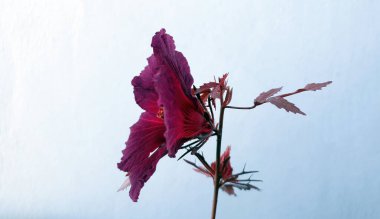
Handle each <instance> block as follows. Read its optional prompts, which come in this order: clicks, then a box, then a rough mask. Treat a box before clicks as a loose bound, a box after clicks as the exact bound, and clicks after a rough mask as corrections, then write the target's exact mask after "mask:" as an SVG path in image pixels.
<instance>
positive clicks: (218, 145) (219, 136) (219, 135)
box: [211, 98, 225, 219]
mask: <svg viewBox="0 0 380 219" xmlns="http://www.w3.org/2000/svg"><path fill="white" fill-rule="evenodd" d="M220 101H221V106H220V114H219V129H218V132H217V139H216V168H215V175H214V198H213V202H212V213H211V219H215V217H216V207H217V205H218V193H219V187H220V185H219V183H220V177H221V173H220V151H221V147H222V134H223V119H224V109H225V108H224V107H223V98H221V100H220Z"/></svg>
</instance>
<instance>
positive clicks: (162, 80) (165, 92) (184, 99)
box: [117, 29, 213, 201]
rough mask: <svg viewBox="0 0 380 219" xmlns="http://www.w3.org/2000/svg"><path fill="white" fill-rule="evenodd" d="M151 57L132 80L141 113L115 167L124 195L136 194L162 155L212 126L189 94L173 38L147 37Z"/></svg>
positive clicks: (159, 34)
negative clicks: (125, 185)
mask: <svg viewBox="0 0 380 219" xmlns="http://www.w3.org/2000/svg"><path fill="white" fill-rule="evenodd" d="M151 46H152V48H153V55H151V56H150V57H149V58H148V65H147V66H146V67H145V68H144V70H143V71H142V72H141V73H140V75H139V76H136V77H135V78H133V80H132V85H133V88H134V95H135V101H136V103H137V104H138V105H139V106H140V107H141V108H142V109H143V110H144V112H143V113H142V114H141V115H140V119H139V120H138V121H137V122H136V123H135V124H134V125H133V126H131V128H130V130H131V131H130V134H129V138H128V140H127V141H126V143H125V144H126V148H125V149H124V150H123V151H122V152H123V156H122V158H121V161H120V163H118V165H117V166H118V168H119V169H120V170H122V171H125V172H127V177H128V180H129V183H130V185H131V189H130V191H129V195H130V197H131V199H132V200H133V201H137V199H138V197H139V194H140V190H141V189H142V187H143V186H144V184H145V183H146V182H147V181H148V180H149V178H150V177H151V176H152V175H153V173H154V172H155V170H156V166H157V163H158V161H159V160H160V159H161V158H163V157H164V156H166V155H168V156H169V157H175V155H176V153H177V151H178V150H179V149H180V147H181V146H182V145H183V144H184V143H185V142H187V141H189V140H192V139H195V138H198V137H199V136H204V135H208V134H209V133H211V131H212V129H213V127H212V124H211V122H212V121H210V120H208V119H207V118H209V117H207V116H205V114H206V113H207V112H206V111H205V109H204V108H203V106H202V105H201V103H200V101H199V100H198V99H197V98H196V96H194V94H193V93H194V92H193V91H192V86H193V77H192V76H191V74H190V68H189V65H188V63H187V60H186V58H185V57H184V56H183V54H182V53H181V52H178V51H176V50H175V49H176V48H175V44H174V40H173V38H172V37H171V36H170V35H168V34H166V31H165V29H161V30H160V31H159V32H157V33H156V34H155V35H154V36H153V38H152V44H151Z"/></svg>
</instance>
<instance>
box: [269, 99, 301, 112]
mask: <svg viewBox="0 0 380 219" xmlns="http://www.w3.org/2000/svg"><path fill="white" fill-rule="evenodd" d="M268 102H270V103H271V104H273V105H275V106H277V107H278V108H279V109H285V110H286V111H287V112H292V113H294V114H297V113H299V114H302V115H304V116H306V114H305V113H304V112H302V111H301V110H300V109H299V108H298V107H296V105H294V104H293V103H291V102H289V101H287V100H286V99H284V98H282V97H280V96H277V97H271V98H269V99H268Z"/></svg>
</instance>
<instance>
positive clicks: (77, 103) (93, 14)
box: [0, 0, 380, 219]
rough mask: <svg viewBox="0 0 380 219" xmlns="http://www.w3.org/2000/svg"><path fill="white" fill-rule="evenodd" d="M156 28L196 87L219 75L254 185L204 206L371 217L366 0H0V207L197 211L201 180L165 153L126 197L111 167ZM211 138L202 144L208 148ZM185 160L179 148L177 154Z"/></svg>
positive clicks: (372, 134) (376, 7)
mask: <svg viewBox="0 0 380 219" xmlns="http://www.w3.org/2000/svg"><path fill="white" fill-rule="evenodd" d="M162 27H165V28H166V29H167V32H168V33H170V34H171V35H173V36H174V39H175V41H176V44H177V48H178V50H179V51H182V52H183V53H184V55H185V56H186V57H187V59H188V61H189V64H190V67H191V71H192V74H193V77H194V79H195V84H196V85H200V84H202V83H204V82H207V81H210V80H212V79H213V77H214V75H215V76H219V75H222V74H223V73H225V72H229V73H230V77H229V84H230V85H231V86H232V87H234V98H233V100H232V104H233V105H239V106H248V105H250V104H251V103H252V100H253V99H254V98H255V97H256V96H257V95H258V94H259V93H260V92H262V91H266V90H268V89H270V88H274V87H279V86H284V91H293V90H295V89H297V88H300V87H302V86H304V85H305V84H307V83H310V82H324V81H328V80H332V81H334V83H333V84H332V85H331V86H329V87H327V88H326V89H324V90H323V91H319V92H309V93H303V94H300V95H297V96H294V97H290V98H289V100H290V101H292V102H294V103H296V104H297V106H299V107H300V108H301V109H302V110H303V111H304V112H305V113H306V114H307V116H306V117H304V116H301V115H294V114H290V113H286V112H285V111H283V110H278V109H277V108H275V107H274V106H272V105H268V104H267V105H264V106H260V107H258V108H257V109H255V110H254V111H240V112H239V111H228V112H227V113H226V121H225V130H224V131H225V133H224V140H223V148H225V147H226V145H232V151H231V162H232V165H233V167H234V168H235V170H237V171H238V170H240V169H241V168H242V167H243V165H244V163H247V168H249V169H254V170H259V171H260V173H258V174H257V175H255V178H258V179H262V180H263V181H264V182H263V183H258V184H257V185H258V186H259V187H260V188H261V189H262V191H261V192H256V191H249V192H244V191H237V195H238V196H237V197H230V196H228V195H226V194H225V193H221V194H220V199H219V208H218V218H220V219H230V218H269V219H272V218H273V219H276V218H292V219H303V218H315V219H317V218H318V219H319V218H331V219H333V218H334V219H335V218H362V219H364V218H380V208H379V203H380V175H379V173H380V140H379V130H380V115H379V111H380V91H379V90H380V89H379V88H378V87H379V83H380V76H379V71H380V1H373V0H360V1H357V0H344V1H343V0H335V1H330V0H320V1H296V0H291V1H273V0H265V1H256V0H255V1H252V0H246V1H244V0H241V1H201V0H197V1H174V0H172V1H169V0H165V1H121V0H119V1H116V0H111V1H93V0H91V1H89V0H87V1H86V0H65V1H51V0H41V1H37V0H34V1H32V0H23V1H22V0H16V1H15V0H0V218H80V219H84V218H91V219H96V218H115V219H116V218H127V219H138V218H143V219H147V218H155V219H161V218H162V219H167V218H184V219H191V218H209V216H210V208H211V202H212V181H211V180H210V179H209V178H206V177H205V176H203V175H200V174H197V173H195V172H194V171H193V170H192V168H191V167H190V166H188V165H186V164H185V163H184V162H182V161H180V162H177V160H176V159H169V158H165V159H163V160H162V161H161V162H160V163H159V165H158V168H157V171H156V173H155V174H154V176H153V177H152V178H151V179H150V180H149V182H148V183H147V184H146V186H145V187H144V189H143V190H142V192H141V195H140V200H139V202H138V203H133V202H132V201H131V200H130V199H129V197H128V193H127V192H119V193H117V192H116V190H117V189H118V187H119V186H120V184H121V183H122V181H123V180H124V176H123V173H122V172H120V171H119V170H118V169H117V168H116V163H117V162H118V161H119V160H120V157H121V150H122V149H123V148H124V141H125V140H126V139H127V137H128V135H129V127H130V126H131V125H132V124H133V123H134V122H136V120H137V119H138V117H139V114H140V112H141V109H140V108H139V107H138V106H137V105H136V104H135V102H134V99H133V91H132V86H131V85H130V81H131V79H132V78H133V77H134V76H135V75H137V74H139V72H140V71H141V70H142V69H143V68H144V66H145V65H146V64H147V62H146V58H147V57H148V56H150V55H151V53H152V49H151V48H150V41H151V37H152V36H153V34H154V33H155V32H156V31H158V30H159V29H160V28H162ZM214 145H215V142H214V140H211V141H210V142H209V143H208V144H207V145H206V146H205V147H204V148H203V152H204V153H205V154H206V157H207V158H208V160H209V161H210V162H211V161H213V160H214ZM187 158H188V159H191V160H193V159H194V158H192V157H187Z"/></svg>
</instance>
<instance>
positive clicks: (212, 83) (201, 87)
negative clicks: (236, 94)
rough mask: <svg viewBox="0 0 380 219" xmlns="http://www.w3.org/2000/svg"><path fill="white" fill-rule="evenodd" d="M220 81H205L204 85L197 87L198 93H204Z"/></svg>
mask: <svg viewBox="0 0 380 219" xmlns="http://www.w3.org/2000/svg"><path fill="white" fill-rule="evenodd" d="M218 85H219V83H216V82H208V83H204V84H203V85H202V86H200V87H199V88H198V89H197V92H196V93H198V94H199V93H202V92H204V91H207V90H209V89H213V88H215V87H216V86H218Z"/></svg>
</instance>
